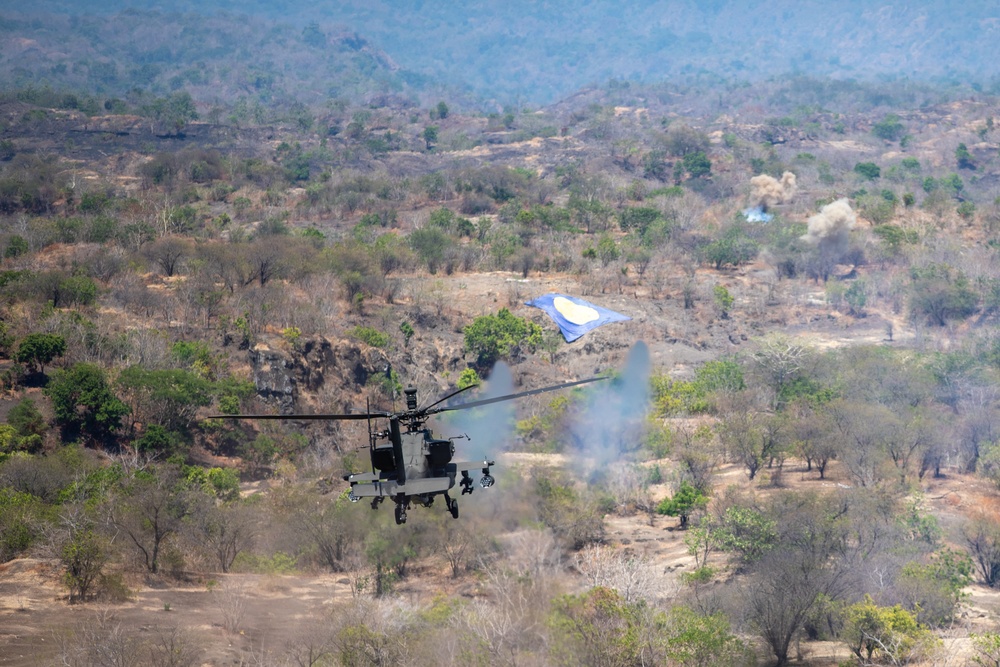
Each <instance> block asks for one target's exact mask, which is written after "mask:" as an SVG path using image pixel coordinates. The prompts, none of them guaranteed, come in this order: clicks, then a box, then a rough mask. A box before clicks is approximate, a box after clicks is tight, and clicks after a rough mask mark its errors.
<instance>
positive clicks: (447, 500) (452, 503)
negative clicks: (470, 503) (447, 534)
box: [444, 495, 458, 519]
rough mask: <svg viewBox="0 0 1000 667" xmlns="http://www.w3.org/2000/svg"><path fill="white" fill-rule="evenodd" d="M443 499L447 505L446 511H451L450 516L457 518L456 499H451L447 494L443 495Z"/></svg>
mask: <svg viewBox="0 0 1000 667" xmlns="http://www.w3.org/2000/svg"><path fill="white" fill-rule="evenodd" d="M444 500H445V503H446V504H447V505H448V511H449V512H451V518H452V519H457V518H458V501H457V500H453V499H452V498H450V497H449V496H447V495H445V497H444Z"/></svg>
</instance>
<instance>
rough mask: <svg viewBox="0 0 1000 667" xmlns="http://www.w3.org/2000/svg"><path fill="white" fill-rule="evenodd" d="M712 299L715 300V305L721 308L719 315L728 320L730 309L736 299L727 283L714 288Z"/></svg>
mask: <svg viewBox="0 0 1000 667" xmlns="http://www.w3.org/2000/svg"><path fill="white" fill-rule="evenodd" d="M712 299H713V301H714V302H715V307H716V308H718V309H719V317H721V318H722V319H724V320H726V319H729V310H730V309H731V308H732V307H733V303H734V302H735V301H736V299H734V298H733V295H732V294H730V293H729V290H728V289H726V286H725V285H716V286H715V287H713V288H712Z"/></svg>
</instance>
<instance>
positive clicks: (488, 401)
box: [426, 377, 608, 415]
mask: <svg viewBox="0 0 1000 667" xmlns="http://www.w3.org/2000/svg"><path fill="white" fill-rule="evenodd" d="M607 379H608V378H606V377H594V378H587V379H586V380H577V381H576V382H563V383H562V384H557V385H553V386H551V387H542V388H541V389H532V390H531V391H522V392H520V393H517V394H507V395H505V396H495V397H493V398H484V399H482V400H479V401H472V402H470V403H463V404H462V405H455V406H452V407H447V408H437V409H435V410H427V411H426V414H429V415H434V414H438V413H439V412H450V411H452V410H466V409H468V408H478V407H480V406H482V405H489V404H491V403H499V402H500V401H510V400H513V399H515V398H523V397H524V396H534V395H535V394H543V393H545V392H547V391H555V390H556V389H565V388H566V387H575V386H577V385H581V384H587V383H588V382H598V381H599V380H607Z"/></svg>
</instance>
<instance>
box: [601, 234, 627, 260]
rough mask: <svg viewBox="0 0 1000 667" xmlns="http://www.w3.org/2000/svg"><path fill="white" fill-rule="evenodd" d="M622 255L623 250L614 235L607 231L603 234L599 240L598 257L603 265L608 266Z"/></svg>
mask: <svg viewBox="0 0 1000 667" xmlns="http://www.w3.org/2000/svg"><path fill="white" fill-rule="evenodd" d="M621 255H622V251H621V249H619V247H618V243H617V242H616V241H615V239H614V237H613V236H611V235H610V234H607V233H604V234H601V238H600V239H598V241H597V257H598V258H599V259H600V260H601V266H607V265H608V264H610V263H611V262H613V261H615V260H616V259H618V258H619V257H621Z"/></svg>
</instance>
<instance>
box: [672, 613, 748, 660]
mask: <svg viewBox="0 0 1000 667" xmlns="http://www.w3.org/2000/svg"><path fill="white" fill-rule="evenodd" d="M665 629H666V634H667V641H666V644H667V650H666V654H667V658H669V660H670V663H669V664H670V665H679V666H682V667H737V666H738V665H744V664H748V663H749V662H750V657H751V656H752V650H751V649H750V647H749V646H747V645H746V644H745V643H744V642H743V641H742V640H741V639H740V638H739V637H737V636H736V635H734V634H733V632H732V630H731V628H730V626H729V619H727V618H726V615H725V614H723V613H721V612H717V613H715V614H711V615H704V614H699V613H698V612H696V611H695V610H693V609H691V608H690V607H684V606H681V607H674V608H673V609H671V610H670V612H669V613H668V614H667V618H666V624H665Z"/></svg>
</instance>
